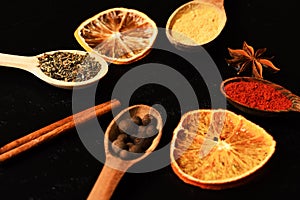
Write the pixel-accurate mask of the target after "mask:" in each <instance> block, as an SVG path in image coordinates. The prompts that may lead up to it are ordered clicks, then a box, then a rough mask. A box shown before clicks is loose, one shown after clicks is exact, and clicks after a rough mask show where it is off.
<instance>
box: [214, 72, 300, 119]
mask: <svg viewBox="0 0 300 200" xmlns="http://www.w3.org/2000/svg"><path fill="white" fill-rule="evenodd" d="M240 81H246V82H259V83H263V84H266V85H268V86H271V87H273V88H274V89H275V90H277V91H279V92H280V93H281V94H283V95H284V96H286V97H287V98H288V99H289V100H290V101H291V102H292V105H291V107H290V108H288V109H285V110H261V109H257V108H252V107H249V106H247V105H245V104H242V103H240V102H238V101H236V100H235V99H233V98H231V97H230V96H228V95H227V94H226V92H225V90H224V87H225V86H226V85H227V84H229V83H232V82H240ZM220 90H221V93H222V94H223V95H224V96H225V97H226V99H227V101H228V102H229V103H230V104H231V105H233V106H234V107H236V108H237V109H239V110H241V111H243V112H245V113H248V114H251V115H258V116H278V115H281V114H283V113H290V112H300V97H299V96H297V95H295V94H293V93H292V92H291V91H289V90H287V89H285V88H284V87H282V86H280V85H278V84H275V83H272V82H270V81H267V80H264V79H258V78H254V77H233V78H229V79H226V80H224V81H222V83H221V85H220Z"/></svg>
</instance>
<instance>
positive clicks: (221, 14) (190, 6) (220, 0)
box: [166, 0, 227, 50]
mask: <svg viewBox="0 0 300 200" xmlns="http://www.w3.org/2000/svg"><path fill="white" fill-rule="evenodd" d="M207 4H208V5H210V6H214V10H215V11H216V12H217V13H218V17H217V18H216V19H215V20H217V23H218V24H217V25H216V27H215V28H214V29H212V28H211V27H209V26H210V24H209V23H206V24H205V25H204V27H206V26H207V27H206V28H203V29H206V31H205V32H203V33H201V34H202V35H206V36H207V37H206V39H203V40H202V42H197V41H195V40H194V39H193V38H189V36H188V35H185V33H177V34H180V35H181V39H178V38H176V36H175V34H176V32H172V28H173V26H174V23H175V22H176V21H177V20H178V19H179V18H180V17H181V16H182V15H183V14H186V13H188V12H193V11H195V10H196V9H200V10H201V9H206V8H207V6H205V5H207ZM204 16H205V17H210V16H209V15H204ZM188 20H189V21H190V20H192V19H188ZM203 20H204V21H211V20H212V19H203ZM226 21H227V17H226V13H225V9H224V0H194V1H190V2H187V3H185V4H183V5H182V6H180V7H179V8H177V9H176V10H175V11H174V12H173V13H172V15H171V16H170V17H169V19H168V22H167V25H166V35H167V37H168V39H169V41H170V42H171V43H172V44H174V45H175V46H176V47H179V48H180V49H185V50H187V49H188V50H192V49H193V48H194V47H198V46H200V45H204V44H206V43H209V42H211V41H212V40H214V39H215V38H216V37H217V36H218V35H219V34H220V33H221V31H222V30H223V28H224V26H225V24H226ZM182 23H187V22H182ZM190 23H192V22H190ZM195 23H200V22H198V21H197V22H196V21H195ZM211 23H213V22H211ZM193 30H195V28H194V27H190V30H188V31H193ZM207 30H209V31H207Z"/></svg>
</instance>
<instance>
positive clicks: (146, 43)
mask: <svg viewBox="0 0 300 200" xmlns="http://www.w3.org/2000/svg"><path fill="white" fill-rule="evenodd" d="M157 33H158V29H157V26H156V24H155V22H154V21H152V19H150V18H149V17H148V16H147V15H146V14H144V13H142V12H140V11H137V10H134V9H127V8H112V9H108V10H105V11H103V12H100V13H98V14H97V15H95V16H93V17H91V18H89V19H87V20H85V21H84V22H83V23H81V24H80V26H79V27H78V28H77V29H76V31H75V32H74V36H75V38H76V40H77V41H78V42H79V44H80V45H81V46H82V47H83V48H84V49H85V50H86V51H88V52H92V51H95V52H96V53H98V54H99V55H100V56H102V57H103V58H104V59H105V60H106V61H107V62H111V63H114V64H128V63H131V62H134V61H137V60H139V59H141V58H143V57H145V56H146V55H147V54H148V53H149V51H150V49H151V47H152V46H153V44H154V41H155V39H156V36H157Z"/></svg>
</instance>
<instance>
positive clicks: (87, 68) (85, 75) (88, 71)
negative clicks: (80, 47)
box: [38, 52, 101, 82]
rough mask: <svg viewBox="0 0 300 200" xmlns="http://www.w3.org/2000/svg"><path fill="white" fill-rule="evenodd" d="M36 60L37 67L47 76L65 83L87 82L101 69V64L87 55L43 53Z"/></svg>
mask: <svg viewBox="0 0 300 200" xmlns="http://www.w3.org/2000/svg"><path fill="white" fill-rule="evenodd" d="M38 60H39V65H38V67H39V68H40V69H41V70H42V72H44V73H45V74H46V75H47V76H49V77H50V78H54V79H57V80H62V81H67V82H81V81H86V80H89V79H91V78H93V77H95V76H96V75H97V74H98V72H99V71H100V69H101V63H99V62H98V61H96V60H95V58H94V57H91V56H89V54H88V53H86V54H85V55H81V54H76V53H71V52H55V53H53V54H47V53H45V54H43V55H42V56H40V57H39V58H38Z"/></svg>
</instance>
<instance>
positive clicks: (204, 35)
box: [171, 3, 223, 45]
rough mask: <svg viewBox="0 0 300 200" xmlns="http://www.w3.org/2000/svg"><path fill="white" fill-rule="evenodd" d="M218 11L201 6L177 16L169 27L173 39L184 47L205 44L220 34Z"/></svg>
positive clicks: (214, 7)
mask: <svg viewBox="0 0 300 200" xmlns="http://www.w3.org/2000/svg"><path fill="white" fill-rule="evenodd" d="M220 21H221V15H220V10H219V8H217V7H216V6H214V5H210V4H204V3H203V4H201V5H199V6H194V7H191V8H190V9H188V10H185V11H184V12H182V13H180V14H178V16H176V20H175V21H174V23H173V26H172V27H171V30H172V36H173V38H174V39H175V40H176V41H178V42H180V43H183V44H186V45H201V44H205V43H207V42H209V41H211V40H212V39H214V38H215V37H217V35H218V34H219V33H220V31H221V29H222V28H223V27H220Z"/></svg>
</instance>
